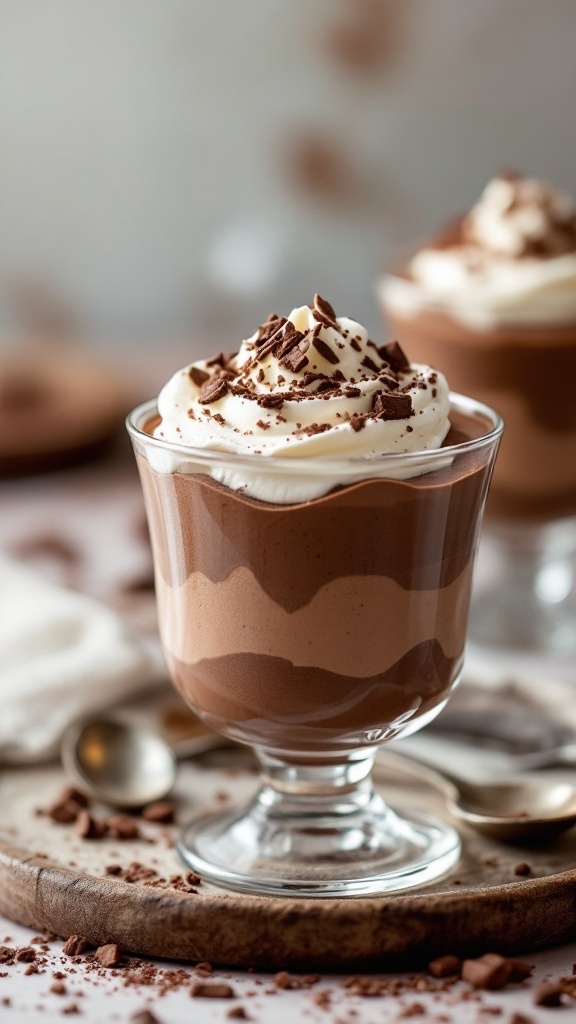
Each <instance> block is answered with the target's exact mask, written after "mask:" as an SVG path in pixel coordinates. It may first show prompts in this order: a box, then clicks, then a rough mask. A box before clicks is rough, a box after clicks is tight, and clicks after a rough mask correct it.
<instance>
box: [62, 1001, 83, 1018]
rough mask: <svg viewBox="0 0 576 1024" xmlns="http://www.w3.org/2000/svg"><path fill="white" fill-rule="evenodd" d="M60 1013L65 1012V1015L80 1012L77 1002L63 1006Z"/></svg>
mask: <svg viewBox="0 0 576 1024" xmlns="http://www.w3.org/2000/svg"><path fill="white" fill-rule="evenodd" d="M62 1013H65V1014H67V1015H68V1014H70V1015H71V1014H75V1013H80V1007H79V1006H78V1003H69V1004H68V1006H64V1007H63V1009H62Z"/></svg>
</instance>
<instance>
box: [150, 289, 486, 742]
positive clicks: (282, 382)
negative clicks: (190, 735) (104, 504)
mask: <svg viewBox="0 0 576 1024" xmlns="http://www.w3.org/2000/svg"><path fill="white" fill-rule="evenodd" d="M158 413H159V415H158V417H156V419H154V420H151V421H150V422H149V423H148V424H147V426H146V427H145V430H146V431H147V432H148V433H149V434H151V435H153V437H152V438H151V442H152V443H150V444H141V445H137V456H138V460H139V467H140V472H141V476H142V482H143V486H144V493H145V498H146V504H147V510H148V517H149V523H150V528H151V536H152V543H153V547H154V558H155V565H156V570H157V598H158V607H159V615H160V629H161V636H162V641H163V646H164V651H165V655H166V659H167V663H168V667H169V670H170V673H171V675H172V678H173V681H174V682H175V684H176V686H177V688H178V690H179V691H180V692H181V694H182V696H183V697H184V699H185V700H186V701H187V702H188V703H189V704H190V705H191V706H192V707H193V708H194V709H195V710H196V711H197V712H198V713H199V714H201V715H202V717H203V718H204V719H205V720H206V721H207V722H208V723H209V724H211V725H212V726H213V727H215V728H217V729H218V730H220V731H221V732H224V733H226V734H228V735H230V736H233V737H235V738H237V739H240V740H243V741H245V742H248V743H253V744H256V745H259V746H261V747H264V748H266V749H267V750H268V751H272V752H274V751H276V752H277V753H279V754H280V753H281V754H283V755H284V756H286V755H290V754H292V755H294V756H296V755H298V754H299V753H310V752H315V753H317V754H319V755H323V754H324V755H330V754H337V753H338V752H339V751H342V750H343V749H354V748H358V747H361V746H366V745H370V744H375V743H377V742H381V741H382V739H383V738H385V737H386V736H390V735H392V734H394V733H395V732H397V731H399V730H400V729H402V728H405V727H406V725H407V724H408V723H412V722H414V721H416V719H418V718H423V717H424V716H427V715H428V714H429V713H430V714H432V713H433V712H434V709H435V708H438V707H439V706H441V704H442V702H443V701H444V700H445V699H446V698H447V697H448V694H449V692H450V689H451V688H452V686H453V685H454V684H455V682H456V680H457V677H458V674H459V671H460V668H461V664H462V655H463V648H464V641H465V634H466V624H467V613H468V600H469V595H470V578H471V571H472V563H473V557H474V551H475V547H476V540H477V533H478V528H479V520H480V515H481V511H482V507H483V503H484V499H485V496H486V491H487V488H488V482H489V477H490V473H491V462H492V455H493V449H491V452H490V454H489V453H488V449H487V448H486V446H481V445H480V446H475V445H474V444H468V445H466V444H465V443H463V442H466V441H468V442H470V441H474V439H477V438H480V437H482V436H484V435H485V434H486V433H487V432H489V431H490V430H491V427H492V422H491V421H490V420H489V418H488V417H486V418H484V417H483V416H477V417H473V416H471V415H468V414H466V413H465V412H463V411H457V410H454V409H452V410H451V407H450V400H449V394H448V386H447V384H446V381H445V379H444V378H443V377H442V375H441V374H438V373H437V372H436V371H434V370H432V369H430V368H429V367H428V366H422V365H413V364H411V363H410V362H409V360H408V359H407V357H406V355H405V354H404V352H403V350H402V348H401V347H400V345H399V344H398V343H396V342H392V343H388V344H387V345H380V346H377V345H375V344H374V343H373V342H371V341H370V340H369V339H368V337H367V334H366V331H365V330H364V328H362V327H361V326H360V325H359V324H357V323H356V322H355V321H352V320H350V319H348V318H343V317H342V318H337V317H336V316H335V314H334V311H333V309H332V307H331V306H330V305H329V304H328V303H327V302H326V301H325V300H322V299H321V298H320V297H318V296H316V297H315V300H314V304H313V305H312V306H310V307H308V306H305V307H301V308H299V309H296V310H294V311H293V312H292V313H291V314H290V316H289V317H288V318H286V319H285V318H283V317H276V316H273V317H271V318H269V319H268V321H267V322H266V323H265V324H264V325H262V327H260V328H259V329H258V331H257V332H256V333H255V334H254V335H253V336H252V338H251V339H249V340H248V341H247V342H244V343H243V345H242V346H241V349H240V351H239V353H237V354H236V355H233V356H227V355H225V354H220V355H218V356H217V357H215V358H214V359H212V360H210V359H209V360H203V361H200V362H197V363H195V364H193V365H192V366H190V367H186V368H185V370H183V371H179V373H178V374H176V375H175V377H174V378H172V381H170V382H169V383H168V385H167V386H166V388H165V389H164V391H163V392H162V394H161V395H160V399H159V402H158ZM221 420H222V422H221ZM414 435H415V436H416V438H417V441H416V442H415V441H414ZM454 445H457V446H458V447H454ZM386 453H392V455H391V456H390V457H389V458H384V459H383V458H382V456H383V455H386ZM308 456H310V457H308ZM335 456H338V459H337V460H336V459H335ZM327 463H328V465H327ZM284 466H286V470H285V472H283V467H284Z"/></svg>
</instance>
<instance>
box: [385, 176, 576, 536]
mask: <svg viewBox="0 0 576 1024" xmlns="http://www.w3.org/2000/svg"><path fill="white" fill-rule="evenodd" d="M381 298H382V302H383V306H384V309H385V312H386V316H387V320H388V322H389V324H390V325H391V327H392V328H393V329H394V330H395V331H398V332H402V334H404V335H406V336H409V337H410V348H411V353H412V354H413V355H414V357H415V358H417V359H422V360H426V361H430V362H432V363H433V364H434V365H435V366H438V367H440V368H442V367H445V366H446V367H450V383H451V386H452V388H453V389H454V390H456V391H461V392H463V393H465V394H469V395H471V396H472V397H474V398H477V399H479V400H481V401H484V402H486V403H487V404H489V405H492V406H494V407H495V408H496V409H498V411H499V412H500V413H501V414H502V416H503V417H504V420H505V423H506V431H505V435H504V439H503V442H502V446H501V450H500V454H499V457H498V462H497V464H496V469H495V473H494V480H493V483H492V489H491V493H490V500H489V503H488V511H489V513H490V514H492V515H494V516H497V517H501V518H505V519H512V520H517V519H520V520H526V521H530V520H534V521H538V520H548V519H553V518H560V517H566V516H570V515H574V514H576V207H575V206H574V203H573V201H572V199H571V198H570V197H569V196H567V195H566V194H565V193H563V192H560V191H557V190H555V189H553V188H552V187H550V186H549V185H547V184H544V183H542V182H538V181H535V180H533V179H529V178H522V177H520V176H518V175H503V176H502V177H499V178H496V179H494V180H493V181H491V182H490V183H489V184H488V186H487V187H486V189H485V191H484V193H483V195H482V196H481V198H480V200H479V202H478V203H477V204H476V206H474V207H473V209H472V210H471V211H470V212H469V213H468V214H466V215H465V216H462V217H459V218H457V219H456V220H454V221H453V222H452V223H450V224H449V225H447V227H446V228H445V229H443V230H442V231H441V232H440V233H439V234H438V235H437V236H436V237H435V238H433V239H431V240H430V241H429V242H428V243H426V244H425V245H424V246H423V247H422V248H421V249H420V250H419V251H418V252H417V253H416V254H415V255H414V257H413V258H412V259H411V260H410V261H409V263H408V264H407V266H406V267H405V268H404V270H403V271H402V272H401V273H400V274H399V275H398V276H397V277H392V276H389V277H387V278H385V279H384V280H383V281H382V284H381Z"/></svg>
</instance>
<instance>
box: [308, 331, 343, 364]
mask: <svg viewBox="0 0 576 1024" xmlns="http://www.w3.org/2000/svg"><path fill="white" fill-rule="evenodd" d="M312 344H313V346H314V348H315V349H316V351H317V352H319V354H320V355H321V356H323V357H324V359H326V360H327V362H329V363H332V365H333V366H335V365H336V363H339V362H340V359H339V357H338V356H337V355H336V353H335V352H333V351H332V349H331V348H330V345H328V344H327V343H326V342H325V341H324V339H323V338H320V337H314V338H312Z"/></svg>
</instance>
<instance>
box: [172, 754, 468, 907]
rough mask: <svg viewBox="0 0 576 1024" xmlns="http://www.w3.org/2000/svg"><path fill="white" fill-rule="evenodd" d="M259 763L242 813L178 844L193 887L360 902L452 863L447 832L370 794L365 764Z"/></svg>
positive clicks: (194, 829)
mask: <svg viewBox="0 0 576 1024" xmlns="http://www.w3.org/2000/svg"><path fill="white" fill-rule="evenodd" d="M259 756H260V760H261V761H262V762H263V763H265V764H266V767H267V768H268V769H269V768H270V766H271V764H272V763H273V764H274V766H275V769H276V771H275V776H274V778H273V779H272V780H270V771H267V772H266V774H267V775H268V779H269V781H268V782H267V783H266V784H265V785H264V786H263V787H262V789H261V790H260V791H259V792H258V794H257V795H256V797H255V798H254V800H253V801H252V802H251V803H250V804H249V806H248V807H247V808H246V809H245V810H243V811H240V812H236V813H234V812H232V813H225V814H217V815H209V816H208V815H205V816H202V817H201V818H198V819H196V820H195V821H193V822H192V823H191V824H189V825H188V826H187V827H186V828H185V829H184V830H183V832H182V834H181V837H180V841H179V843H178V846H177V849H178V852H179V854H180V856H181V857H182V859H183V860H184V862H185V864H186V865H187V866H188V867H191V868H192V869H193V870H194V871H196V872H198V874H199V875H201V876H202V877H203V878H205V879H207V880H209V881H211V882H214V883H216V884H217V885H220V886H223V887H224V888H228V889H235V890H239V891H241V892H249V893H260V894H262V895H269V896H308V897H311V896H337V897H345V896H367V895H371V894H375V893H384V892H398V891H401V890H403V889H408V888H412V887H413V886H416V885H423V884H424V883H426V882H431V881H432V880H434V879H437V878H439V877H440V876H442V875H444V874H446V873H447V872H448V871H449V870H450V868H452V867H453V866H454V865H455V864H456V863H457V862H458V860H459V857H460V840H459V837H458V834H457V832H456V831H455V830H454V829H453V828H451V827H450V826H449V825H447V824H445V823H444V822H442V821H438V820H436V819H434V818H430V817H428V815H424V814H420V813H419V812H418V813H416V812H414V813H413V812H410V814H409V815H402V816H400V815H399V814H397V813H396V812H395V811H393V810H392V809H391V808H390V807H388V806H387V805H386V804H385V802H384V801H383V799H382V798H381V797H380V796H379V795H378V794H377V793H375V792H374V789H373V787H372V784H371V782H370V779H369V777H367V776H368V773H369V771H370V768H371V767H372V762H373V759H374V754H372V753H371V754H370V755H369V757H368V758H364V760H363V761H361V762H358V761H356V762H352V763H351V764H347V765H337V766H333V765H331V766H320V767H319V766H312V767H310V766H306V767H302V766H298V767H295V766H294V765H290V766H288V765H286V764H284V765H282V763H281V762H279V761H278V760H276V759H274V761H273V759H271V758H264V757H263V756H262V755H261V754H259ZM279 775H283V776H284V779H283V782H284V786H281V785H280V782H281V781H282V780H280V779H279ZM359 775H360V778H359V777H358V776H359Z"/></svg>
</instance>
